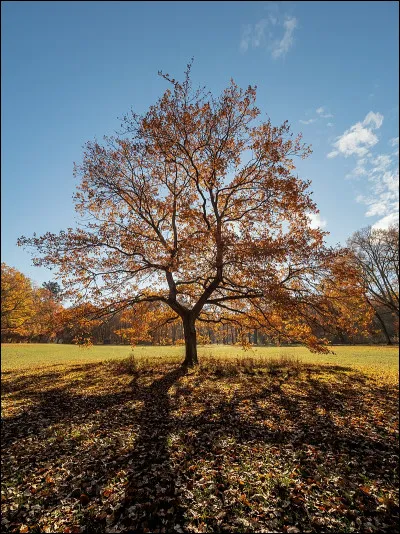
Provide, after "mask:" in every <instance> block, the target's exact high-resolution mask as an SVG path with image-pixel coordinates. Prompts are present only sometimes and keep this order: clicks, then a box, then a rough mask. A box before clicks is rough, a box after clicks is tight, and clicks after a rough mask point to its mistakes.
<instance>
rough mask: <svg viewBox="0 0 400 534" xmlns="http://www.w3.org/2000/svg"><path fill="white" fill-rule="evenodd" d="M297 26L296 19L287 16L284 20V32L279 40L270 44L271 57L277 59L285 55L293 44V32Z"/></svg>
mask: <svg viewBox="0 0 400 534" xmlns="http://www.w3.org/2000/svg"><path fill="white" fill-rule="evenodd" d="M296 26H297V19H296V18H295V17H291V18H288V19H286V20H285V21H284V23H283V27H284V28H285V33H284V34H283V37H282V39H281V40H280V41H275V43H274V44H273V46H272V52H271V53H272V57H273V58H274V59H277V58H279V57H282V56H285V55H286V54H287V52H288V51H289V49H290V48H291V47H292V46H293V32H294V30H295V29H296Z"/></svg>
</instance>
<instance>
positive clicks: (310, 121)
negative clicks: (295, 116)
mask: <svg viewBox="0 0 400 534" xmlns="http://www.w3.org/2000/svg"><path fill="white" fill-rule="evenodd" d="M316 120H317V119H308V121H303V120H302V119H300V120H299V122H301V124H311V123H313V122H315V121H316Z"/></svg>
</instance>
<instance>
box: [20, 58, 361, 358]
mask: <svg viewBox="0 0 400 534" xmlns="http://www.w3.org/2000/svg"><path fill="white" fill-rule="evenodd" d="M190 69H191V64H189V65H188V68H187V70H186V73H185V78H184V81H183V82H182V83H180V82H178V81H176V80H174V79H173V78H171V77H170V76H169V75H167V74H163V73H161V72H160V73H159V74H160V75H161V76H162V77H163V78H164V79H165V80H166V81H167V82H168V83H169V84H170V87H171V88H170V89H167V90H166V91H165V93H164V95H163V96H162V97H161V98H160V99H159V100H158V101H157V102H156V104H155V105H153V106H151V107H150V109H149V111H148V112H147V113H146V114H144V115H143V116H139V115H138V114H136V113H133V112H131V113H129V114H128V115H126V116H125V117H124V119H123V125H122V128H123V131H122V132H121V133H120V134H118V135H117V136H114V137H105V138H104V144H103V145H100V144H99V143H98V142H97V141H94V142H88V143H87V145H86V150H85V153H84V156H83V161H82V163H81V164H79V165H76V166H75V175H76V176H77V177H78V178H80V184H79V186H78V191H77V193H76V195H75V202H76V210H77V212H78V213H79V214H80V215H81V216H82V217H85V220H82V223H81V226H80V227H78V228H77V229H75V230H73V229H72V228H69V229H68V230H67V231H65V232H64V231H63V232H60V234H58V235H55V234H52V233H50V232H48V233H46V234H45V235H43V236H41V237H36V235H34V236H33V238H26V237H24V236H22V237H21V238H20V239H19V241H18V243H19V244H20V245H23V246H32V247H34V248H35V249H36V250H37V251H38V253H39V255H38V256H37V257H36V258H35V260H34V261H35V263H36V264H37V265H45V266H52V267H54V266H55V267H56V268H57V269H58V275H59V276H60V279H61V280H62V281H63V285H64V287H65V288H67V290H68V291H69V295H70V298H74V297H75V301H76V302H83V301H84V300H85V299H86V300H87V301H88V302H91V303H92V304H93V305H94V306H95V307H96V310H98V311H97V313H96V317H97V318H99V317H100V316H103V317H106V316H107V315H112V314H116V313H119V312H120V311H121V310H124V309H128V310H129V309H132V307H134V306H135V305H137V304H140V303H143V302H158V303H159V304H160V306H159V307H158V310H159V312H160V310H161V312H162V313H161V312H160V313H159V317H160V321H162V322H163V323H165V322H172V321H181V322H182V324H183V330H184V338H185V347H186V356H185V363H186V364H187V365H194V364H196V363H197V347H196V323H197V321H202V322H205V323H208V324H225V323H231V324H233V325H236V326H237V327H238V328H239V329H241V331H242V332H243V336H242V338H243V340H244V342H245V339H248V336H247V335H245V331H246V330H247V329H251V330H254V328H262V329H263V331H264V332H266V333H267V334H268V336H269V337H270V338H271V339H280V340H289V341H297V342H302V343H304V344H306V345H307V346H308V347H309V348H310V349H312V350H319V351H321V350H322V351H323V350H325V351H326V350H327V349H326V348H325V346H324V340H319V339H317V338H316V336H314V335H313V334H312V324H313V322H315V321H317V320H318V321H326V322H329V321H330V320H332V314H330V311H329V306H326V299H327V295H326V294H324V293H323V291H322V292H321V288H320V286H319V281H321V280H322V279H323V278H325V277H326V276H328V275H329V273H330V270H331V266H332V264H333V263H335V265H339V266H340V261H336V260H340V258H341V257H342V256H343V252H342V251H338V250H336V251H335V250H331V249H327V248H326V247H325V246H324V241H323V239H324V235H325V234H324V232H322V231H321V230H320V229H314V228H311V226H310V214H312V213H317V212H318V210H317V208H316V206H315V204H314V202H313V201H312V200H311V193H310V192H309V190H308V188H309V182H307V181H303V180H301V179H300V178H299V177H298V176H296V175H295V174H294V172H293V171H294V170H295V165H294V162H293V158H294V157H295V156H296V157H301V158H304V157H307V156H308V155H309V154H310V152H311V150H310V148H309V147H307V146H306V145H304V144H303V143H302V142H301V135H298V136H297V137H293V134H291V133H290V127H289V124H288V123H287V122H285V123H284V124H283V125H281V126H279V127H275V126H272V124H271V122H270V120H269V119H268V120H264V121H262V120H260V111H259V110H258V109H257V107H256V106H255V99H256V89H255V88H253V87H251V86H249V87H248V88H247V89H246V90H242V89H240V88H239V87H238V86H237V85H236V84H235V83H234V81H233V80H231V83H230V85H229V86H228V87H227V88H226V89H225V90H224V91H223V92H222V94H221V95H220V96H219V97H218V98H214V97H213V96H212V95H211V94H210V93H209V92H207V91H206V90H205V89H204V88H198V89H194V88H193V87H192V83H191V78H190ZM333 260H335V261H333ZM339 268H340V267H339ZM341 276H342V278H343V280H344V279H349V277H350V276H351V271H346V270H343V271H342V272H341ZM349 285H350V286H351V284H349ZM356 289H359V287H358V286H357V284H355V285H354V290H356ZM99 310H101V312H100V311H99ZM139 326H140V325H139Z"/></svg>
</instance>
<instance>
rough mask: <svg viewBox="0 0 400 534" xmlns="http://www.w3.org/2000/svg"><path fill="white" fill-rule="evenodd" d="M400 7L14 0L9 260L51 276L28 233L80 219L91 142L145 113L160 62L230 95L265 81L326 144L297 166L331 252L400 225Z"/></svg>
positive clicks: (33, 274) (5, 48)
mask: <svg viewBox="0 0 400 534" xmlns="http://www.w3.org/2000/svg"><path fill="white" fill-rule="evenodd" d="M398 11H399V4H398V2H388V1H378V2H348V1H346V2H336V1H335V2H326V1H324V2H314V1H312V2H299V1H296V2H278V3H276V2H260V1H256V2H249V1H243V2H241V1H235V2H218V1H212V2H206V1H204V2H194V1H190V2H189V1H188V2H181V1H178V2H168V1H162V2H151V1H147V2H118V1H113V2H108V1H102V2H58V1H57V2H47V1H46V2H34V1H29V2H16V1H3V2H2V3H1V15H2V16H1V74H2V76H1V110H2V114H1V134H2V135H1V154H2V157H1V177H2V182H1V193H2V195H1V212H2V214H1V222H2V225H1V239H2V240H1V256H2V262H5V263H6V264H8V265H10V266H12V267H15V268H17V269H18V270H20V271H22V272H23V273H24V274H26V275H27V276H29V277H30V278H31V279H32V280H33V281H35V282H36V283H37V284H39V285H41V284H42V283H43V282H45V281H48V280H51V279H53V274H52V272H51V271H49V270H47V269H45V268H39V267H35V266H33V265H32V257H31V254H30V253H29V252H28V251H25V250H23V249H21V248H19V247H17V245H16V242H17V239H18V237H20V236H21V235H25V236H31V235H32V234H33V233H34V232H36V234H37V235H41V234H43V233H45V232H47V231H50V232H55V233H57V232H59V231H60V230H63V229H66V228H68V227H74V226H75V220H76V216H75V211H74V205H73V201H72V195H73V193H74V191H75V187H76V182H75V179H74V177H73V172H72V171H73V163H74V162H77V163H79V162H80V161H81V159H82V155H83V145H84V144H85V143H86V142H87V141H89V140H93V139H98V140H99V141H101V139H102V137H103V136H104V135H112V134H114V133H115V131H116V130H118V128H119V127H120V124H121V121H120V120H119V117H122V116H123V115H124V114H125V113H126V112H128V111H129V110H130V109H131V108H132V109H133V110H134V111H136V112H138V113H144V112H146V111H147V109H148V107H149V106H150V105H152V104H153V103H155V101H156V100H157V98H158V97H159V96H161V95H162V93H163V92H164V91H165V90H166V89H167V82H166V81H165V80H163V79H162V78H161V77H159V76H158V75H157V72H158V71H159V70H162V71H163V72H166V73H169V74H170V75H171V76H173V77H174V78H176V79H182V78H183V72H184V70H185V68H186V65H187V63H188V62H189V61H190V59H191V58H192V57H194V63H193V67H192V71H191V72H192V79H193V82H194V85H198V84H200V85H206V86H207V88H208V89H210V90H211V91H212V92H213V93H214V94H219V93H220V92H221V91H222V90H223V89H224V88H225V87H226V86H228V85H229V82H230V79H231V78H233V79H234V80H235V82H236V83H237V84H238V85H239V86H242V87H244V88H246V87H247V86H248V85H257V106H258V107H259V108H260V110H261V112H262V114H263V115H262V116H263V117H265V118H267V117H269V118H270V119H271V122H272V124H273V125H276V126H278V125H280V124H281V123H283V121H285V120H288V121H289V124H290V125H291V130H292V131H293V132H294V133H295V134H297V133H299V132H302V134H303V140H304V142H306V143H307V144H311V145H312V149H313V153H312V155H311V156H310V157H309V158H308V159H306V160H299V161H296V162H295V164H296V166H297V170H296V172H297V173H298V174H299V177H301V178H303V179H305V180H311V190H312V192H313V197H312V198H313V199H314V201H315V202H316V203H317V206H318V208H319V210H320V213H319V214H318V216H316V217H314V219H313V224H314V225H318V226H321V227H322V228H323V229H324V230H326V231H328V232H329V236H328V237H327V243H328V244H329V245H335V244H343V245H344V244H345V242H346V239H347V238H348V237H349V236H350V235H351V234H352V233H353V232H355V231H356V230H359V229H361V228H363V227H365V226H368V225H371V226H374V227H376V228H385V227H387V226H388V225H389V224H391V223H394V222H395V221H398V182H399V171H398V160H399V156H398V154H399V152H398V143H399V85H398V77H399V72H398V70H399V57H398V53H399V22H398V21H399V13H398Z"/></svg>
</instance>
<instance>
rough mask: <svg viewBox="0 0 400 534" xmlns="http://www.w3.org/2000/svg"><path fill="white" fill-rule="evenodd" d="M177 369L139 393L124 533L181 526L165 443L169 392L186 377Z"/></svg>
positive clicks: (123, 516) (121, 515)
mask: <svg viewBox="0 0 400 534" xmlns="http://www.w3.org/2000/svg"><path fill="white" fill-rule="evenodd" d="M186 372H187V368H186V367H185V366H180V367H178V368H177V369H173V370H172V371H170V372H168V373H167V374H165V375H164V376H162V377H161V378H159V379H157V380H154V381H153V383H152V384H151V385H150V386H149V387H147V388H144V389H141V390H140V392H139V396H138V398H139V399H140V400H142V401H143V402H144V405H143V408H142V410H141V412H140V415H139V419H140V421H141V426H140V430H139V434H138V437H137V440H136V441H135V447H134V450H133V452H132V456H131V459H130V461H131V462H132V463H131V469H130V471H131V474H130V477H129V480H128V483H127V485H126V489H125V496H124V499H123V508H121V509H120V513H119V514H118V515H119V518H118V519H119V520H120V523H121V524H122V525H123V526H124V527H125V528H127V529H128V530H134V531H135V532H147V531H151V532H153V531H154V530H156V531H157V530H158V529H159V530H160V531H161V529H164V530H165V531H166V532H171V531H173V528H174V526H176V525H177V524H182V520H183V510H182V508H181V506H180V503H179V500H178V497H177V491H176V486H175V478H176V474H175V472H174V469H173V466H172V465H171V458H170V455H169V439H171V434H172V431H173V430H174V423H173V418H172V417H171V401H170V396H169V394H168V392H169V390H170V388H171V387H172V386H173V385H174V384H175V383H176V382H177V381H178V380H179V379H180V378H181V377H182V376H184V375H185V374H186Z"/></svg>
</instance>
